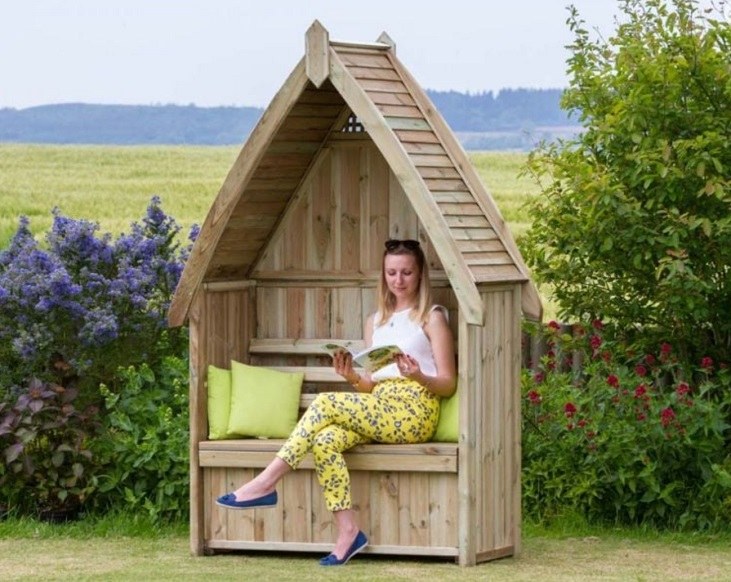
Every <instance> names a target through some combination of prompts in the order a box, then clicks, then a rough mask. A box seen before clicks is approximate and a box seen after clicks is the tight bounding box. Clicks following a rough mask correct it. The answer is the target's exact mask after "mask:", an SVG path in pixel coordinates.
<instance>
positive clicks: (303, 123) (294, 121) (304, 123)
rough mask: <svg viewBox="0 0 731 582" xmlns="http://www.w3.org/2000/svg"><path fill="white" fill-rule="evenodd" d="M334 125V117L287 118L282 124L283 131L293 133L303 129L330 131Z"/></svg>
mask: <svg viewBox="0 0 731 582" xmlns="http://www.w3.org/2000/svg"><path fill="white" fill-rule="evenodd" d="M332 123H333V117H313V116H306V117H293V116H291V115H289V116H287V119H285V120H284V123H283V124H282V129H281V131H284V132H287V131H293V130H302V129H305V130H306V129H330V126H331V125H332Z"/></svg>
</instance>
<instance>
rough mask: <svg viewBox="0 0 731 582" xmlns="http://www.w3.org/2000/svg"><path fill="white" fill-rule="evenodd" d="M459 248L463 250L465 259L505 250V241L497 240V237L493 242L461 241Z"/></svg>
mask: <svg viewBox="0 0 731 582" xmlns="http://www.w3.org/2000/svg"><path fill="white" fill-rule="evenodd" d="M458 246H459V247H460V250H462V253H463V255H464V256H465V258H467V257H470V256H472V254H473V253H490V252H494V251H502V250H505V246H504V245H503V241H501V240H500V239H499V238H497V235H495V238H494V239H492V240H480V241H459V243H458Z"/></svg>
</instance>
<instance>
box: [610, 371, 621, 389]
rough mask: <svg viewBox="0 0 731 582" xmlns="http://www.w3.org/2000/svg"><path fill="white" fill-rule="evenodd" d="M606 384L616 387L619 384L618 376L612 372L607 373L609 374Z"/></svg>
mask: <svg viewBox="0 0 731 582" xmlns="http://www.w3.org/2000/svg"><path fill="white" fill-rule="evenodd" d="M607 384H609V385H610V386H612V387H613V388H617V387H618V386H619V378H617V376H615V375H614V374H609V376H607Z"/></svg>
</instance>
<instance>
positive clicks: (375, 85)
mask: <svg viewBox="0 0 731 582" xmlns="http://www.w3.org/2000/svg"><path fill="white" fill-rule="evenodd" d="M357 83H358V84H359V85H360V87H361V89H363V90H364V91H369V92H370V91H378V92H379V93H405V94H408V93H409V91H408V89H407V88H406V87H405V86H404V84H403V83H402V82H401V81H378V80H375V79H362V80H359V81H357Z"/></svg>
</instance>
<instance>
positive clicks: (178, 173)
mask: <svg viewBox="0 0 731 582" xmlns="http://www.w3.org/2000/svg"><path fill="white" fill-rule="evenodd" d="M237 154H238V148H237V147H172V146H171V147H160V146H157V147H106V146H36V145H0V248H4V247H5V246H6V245H7V242H8V241H9V239H10V237H11V236H12V234H13V233H14V232H15V230H16V228H17V225H18V218H19V217H20V216H21V215H25V216H28V217H29V218H30V221H31V230H32V231H33V232H34V233H44V232H46V231H47V230H48V228H49V226H50V224H51V218H52V216H51V211H52V209H53V208H54V207H58V208H59V209H60V210H61V212H62V213H63V214H64V215H66V216H71V217H73V218H86V219H89V220H93V221H96V222H99V224H100V227H101V230H102V231H103V232H111V233H113V234H119V233H120V232H123V231H126V230H128V227H129V224H130V222H132V221H135V220H138V219H139V218H141V217H142V216H143V215H144V212H145V208H146V207H147V204H148V202H149V201H150V198H151V197H152V196H154V195H158V196H160V197H161V199H162V203H163V209H164V210H165V212H167V213H168V214H169V215H171V216H173V217H174V218H175V219H176V220H177V221H178V223H179V224H181V225H182V226H183V227H184V228H185V229H186V231H187V228H188V227H190V225H191V224H193V223H198V224H201V223H202V222H203V220H204V218H205V216H206V213H207V212H208V208H209V206H210V204H211V202H212V201H213V199H214V198H215V196H216V194H217V193H218V189H219V187H220V186H221V183H222V182H223V179H224V178H225V176H226V173H227V172H228V170H229V168H230V167H231V165H232V164H233V162H234V159H235V158H236V155H237ZM470 157H471V159H472V161H473V163H474V164H475V166H476V167H477V170H478V172H479V173H480V176H481V177H482V180H483V182H484V183H485V185H486V186H487V188H488V190H489V191H490V192H491V193H492V194H493V196H494V197H495V200H496V202H497V204H498V206H499V208H500V210H501V212H502V213H503V216H504V217H505V219H506V220H507V221H508V223H509V224H510V226H511V228H512V229H513V232H514V234H515V235H516V236H518V235H520V234H521V233H522V232H524V231H525V229H526V228H527V226H528V223H527V218H526V216H525V211H524V210H523V209H522V208H521V207H522V205H523V203H524V202H525V201H526V200H527V199H528V198H529V197H530V196H532V195H534V194H535V193H536V192H537V188H536V186H535V185H534V184H532V183H531V182H530V181H529V180H527V179H525V178H523V179H520V178H518V173H519V171H520V168H521V165H522V164H523V163H524V161H525V154H519V153H473V154H470Z"/></svg>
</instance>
